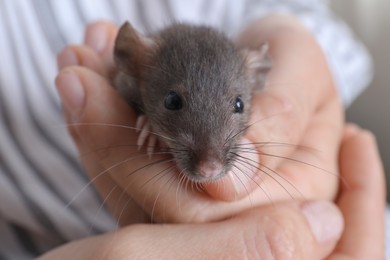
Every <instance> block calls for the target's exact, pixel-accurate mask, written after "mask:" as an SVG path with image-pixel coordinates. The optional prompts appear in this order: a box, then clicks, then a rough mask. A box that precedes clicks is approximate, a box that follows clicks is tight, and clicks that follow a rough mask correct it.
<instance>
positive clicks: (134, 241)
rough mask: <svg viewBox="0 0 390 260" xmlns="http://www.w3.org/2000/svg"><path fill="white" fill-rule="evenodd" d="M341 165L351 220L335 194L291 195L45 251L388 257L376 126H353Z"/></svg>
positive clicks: (74, 255) (109, 255)
mask: <svg viewBox="0 0 390 260" xmlns="http://www.w3.org/2000/svg"><path fill="white" fill-rule="evenodd" d="M340 169H341V175H342V176H343V178H344V180H345V183H347V184H348V185H342V187H341V191H340V194H339V198H338V200H337V206H338V207H339V209H341V212H342V214H343V217H344V224H343V219H342V215H341V214H340V213H341V212H340V211H339V210H338V209H337V207H335V206H334V205H333V204H332V203H330V202H325V201H312V202H304V203H300V202H296V201H289V202H284V203H283V202H281V203H278V204H277V205H274V206H271V205H268V206H262V207H258V208H255V209H251V210H248V211H245V212H241V213H239V214H237V215H236V216H234V217H232V218H230V219H227V220H222V221H218V222H213V223H202V224H142V225H141V224H138V225H130V226H127V227H124V228H121V229H119V230H117V231H115V232H113V233H106V234H103V235H100V236H96V237H90V238H86V239H82V240H79V241H74V242H71V243H68V244H66V245H63V246H61V247H59V248H57V249H54V250H52V251H50V252H48V253H47V254H45V255H43V256H42V257H41V258H40V259H95V258H102V259H133V258H134V259H161V258H163V259H194V258H202V259H310V260H311V259H332V260H343V259H384V252H385V249H384V237H385V236H384V211H385V188H384V173H383V168H382V165H381V162H380V157H379V154H378V148H377V146H376V144H375V139H374V138H373V137H372V135H371V134H370V133H368V132H366V131H363V130H360V129H358V128H357V127H353V126H348V127H347V128H346V130H345V135H344V139H343V143H342V150H341V153H340ZM343 226H344V232H342V229H343Z"/></svg>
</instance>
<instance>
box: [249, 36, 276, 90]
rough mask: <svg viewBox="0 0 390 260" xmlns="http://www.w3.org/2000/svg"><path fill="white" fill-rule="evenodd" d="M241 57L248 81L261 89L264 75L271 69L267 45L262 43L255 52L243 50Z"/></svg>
mask: <svg viewBox="0 0 390 260" xmlns="http://www.w3.org/2000/svg"><path fill="white" fill-rule="evenodd" d="M243 55H244V59H245V66H246V68H247V70H248V73H249V77H250V79H251V80H253V82H254V83H255V84H256V85H258V86H259V87H262V86H263V84H264V81H265V77H266V74H267V72H268V71H269V70H270V69H271V67H272V63H271V59H270V58H269V56H268V43H263V44H262V45H261V46H260V48H259V49H257V50H253V49H245V50H243Z"/></svg>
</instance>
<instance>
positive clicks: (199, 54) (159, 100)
mask: <svg viewBox="0 0 390 260" xmlns="http://www.w3.org/2000/svg"><path fill="white" fill-rule="evenodd" d="M121 33H122V34H126V35H127V37H123V38H124V39H126V41H127V43H126V44H124V43H123V44H118V42H119V39H120V38H119V37H118V40H117V44H116V56H118V54H119V53H120V54H121V55H122V56H125V57H124V58H123V57H120V58H118V57H116V60H117V62H118V60H119V61H120V60H122V64H126V67H125V68H126V70H127V71H128V73H129V74H131V75H132V76H133V77H136V78H137V79H138V82H139V87H140V92H141V96H142V103H143V106H144V107H143V109H144V112H145V114H146V115H147V117H148V118H149V122H150V124H151V125H152V128H153V130H154V131H155V132H158V133H159V134H161V135H162V136H166V137H168V138H167V139H162V141H163V142H165V143H166V144H167V146H168V147H169V148H170V149H171V151H172V154H173V156H174V157H175V159H176V162H177V165H178V167H179V168H180V169H181V171H182V172H183V173H184V174H186V175H187V176H188V177H189V178H190V179H192V180H194V181H197V182H201V181H210V180H215V179H218V178H220V177H222V176H224V175H225V174H226V173H227V171H228V170H230V168H231V166H232V164H233V162H234V160H235V159H236V156H237V145H238V141H239V140H240V137H241V136H242V135H243V133H244V132H245V129H246V127H247V124H248V120H249V113H250V105H251V99H252V96H253V91H254V88H255V85H256V84H262V82H259V81H258V80H256V79H255V78H257V77H256V76H255V75H256V74H258V75H259V77H258V78H259V79H260V78H261V77H263V75H264V73H265V71H266V70H268V68H269V65H268V64H269V63H268V62H265V61H266V58H265V51H264V50H259V51H248V50H238V49H237V48H236V47H235V46H234V44H233V43H232V42H231V41H229V40H228V39H227V38H226V37H225V36H224V35H223V34H221V33H219V32H216V31H215V30H212V29H210V28H208V27H194V26H188V25H174V26H172V27H169V28H168V29H165V30H164V31H162V32H160V34H159V35H157V36H155V37H153V38H145V37H141V36H139V34H138V33H136V32H135V31H134V30H133V29H132V28H131V27H130V26H129V25H124V27H122V29H121V31H120V34H121ZM130 34H132V35H133V37H135V38H136V39H137V41H136V42H133V43H132V44H130V43H129V42H128V40H129V38H131V37H128V35H130ZM121 45H125V46H126V47H127V48H126V49H120V46H121ZM263 61H264V62H263ZM118 63H119V64H121V63H120V62H118ZM130 63H131V66H129V64H130Z"/></svg>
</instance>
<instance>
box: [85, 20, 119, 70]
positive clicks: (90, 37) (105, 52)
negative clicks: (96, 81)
mask: <svg viewBox="0 0 390 260" xmlns="http://www.w3.org/2000/svg"><path fill="white" fill-rule="evenodd" d="M117 32H118V28H117V26H116V25H115V24H113V23H111V22H109V21H97V22H94V23H91V24H89V25H88V26H87V29H86V31H85V36H84V42H85V44H86V45H88V46H90V47H91V48H92V49H93V50H95V51H96V52H97V53H98V54H99V55H100V57H101V58H102V59H103V62H104V64H105V66H106V69H107V71H110V72H112V71H113V70H114V68H115V65H114V60H113V50H114V44H115V38H116V35H117Z"/></svg>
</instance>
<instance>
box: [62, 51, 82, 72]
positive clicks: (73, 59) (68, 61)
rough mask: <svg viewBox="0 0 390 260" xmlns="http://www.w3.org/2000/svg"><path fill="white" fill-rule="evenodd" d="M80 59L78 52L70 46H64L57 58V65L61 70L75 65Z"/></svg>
mask: <svg viewBox="0 0 390 260" xmlns="http://www.w3.org/2000/svg"><path fill="white" fill-rule="evenodd" d="M78 64H79V60H78V58H77V55H76V53H75V52H74V51H73V50H72V48H70V47H66V48H64V49H63V50H62V51H61V52H60V54H58V58H57V67H58V69H59V70H61V69H63V68H65V67H68V66H73V65H78Z"/></svg>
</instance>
